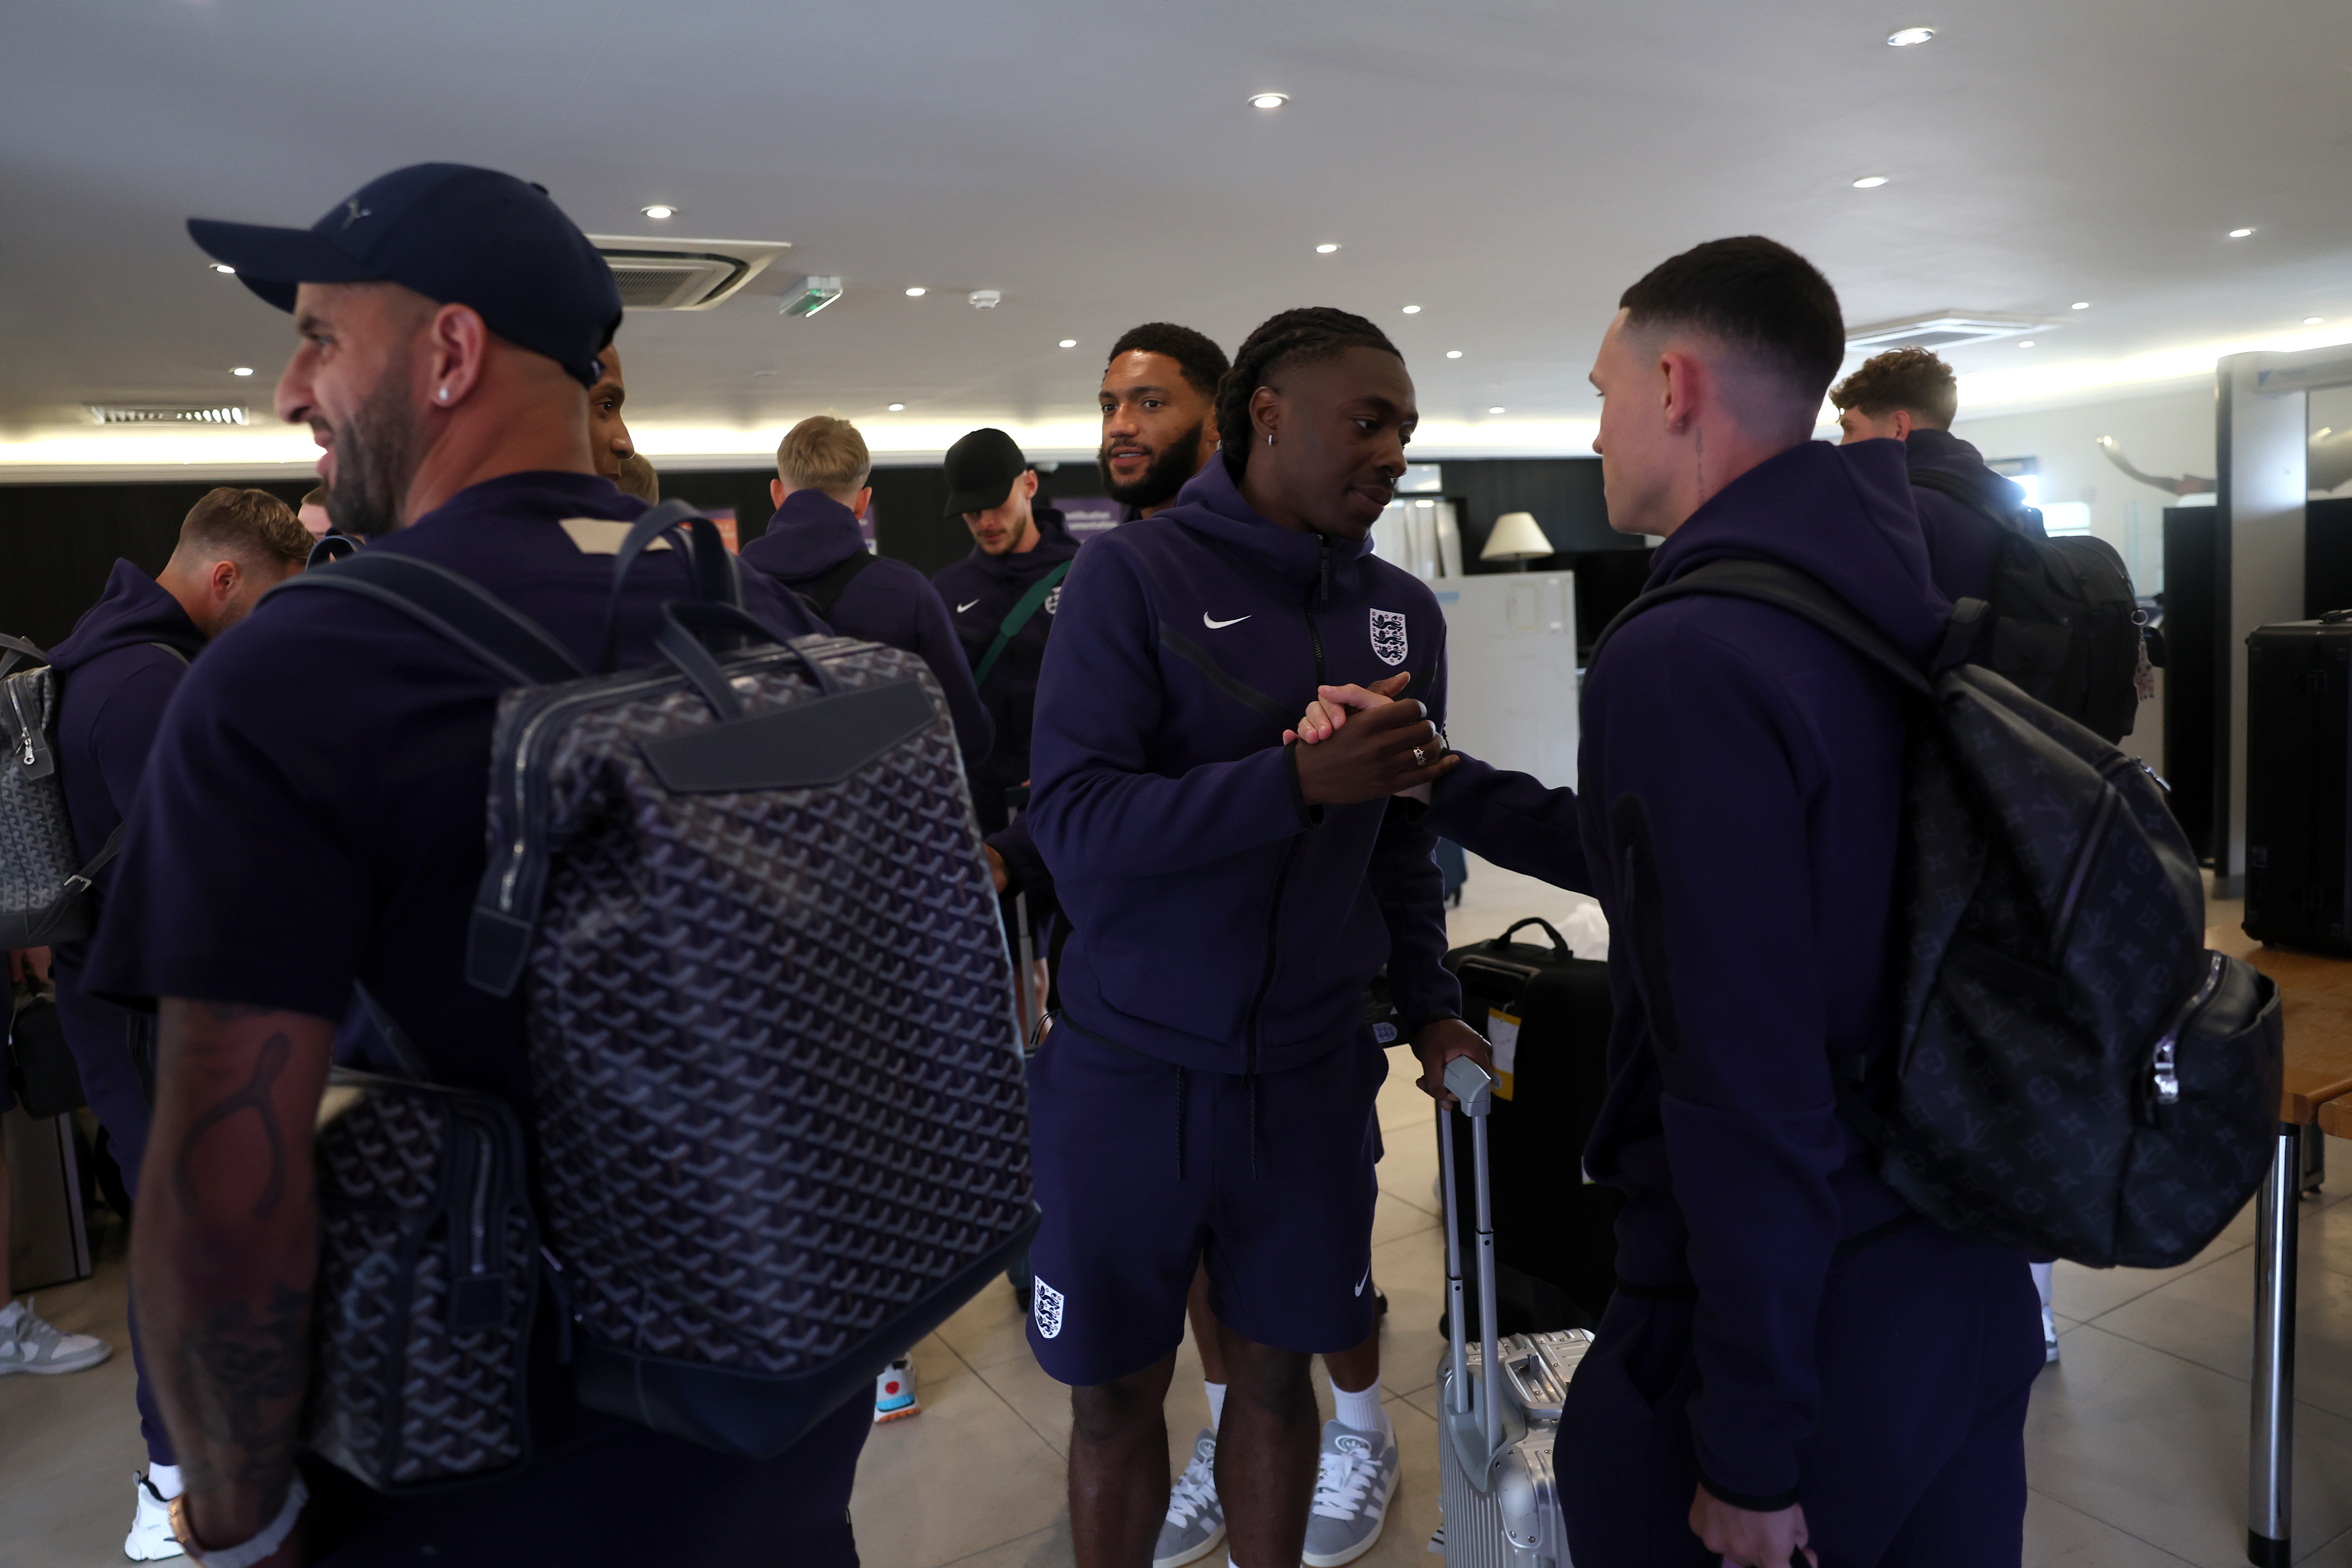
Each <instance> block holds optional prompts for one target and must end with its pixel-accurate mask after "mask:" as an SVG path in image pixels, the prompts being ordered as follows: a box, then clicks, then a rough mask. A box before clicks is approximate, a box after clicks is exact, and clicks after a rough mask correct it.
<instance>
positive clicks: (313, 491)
mask: <svg viewBox="0 0 2352 1568" xmlns="http://www.w3.org/2000/svg"><path fill="white" fill-rule="evenodd" d="M326 504H327V487H326V486H324V485H312V486H311V487H310V494H309V495H306V496H304V497H303V498H302V499H301V500H299V501H296V502H295V503H294V510H297V511H299V510H301V509H302V508H304V507H306V506H324V505H326Z"/></svg>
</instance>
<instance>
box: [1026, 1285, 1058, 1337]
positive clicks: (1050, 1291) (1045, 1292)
mask: <svg viewBox="0 0 2352 1568" xmlns="http://www.w3.org/2000/svg"><path fill="white" fill-rule="evenodd" d="M1029 1303H1030V1306H1031V1307H1032V1308H1033V1309H1034V1311H1035V1313H1036V1318H1037V1337H1038V1338H1039V1339H1041V1340H1050V1339H1056V1338H1058V1337H1060V1335H1061V1332H1062V1293H1061V1292H1060V1291H1059V1290H1056V1289H1054V1288H1053V1287H1052V1286H1051V1285H1048V1284H1046V1283H1045V1281H1044V1280H1043V1279H1038V1278H1037V1277H1036V1276H1035V1275H1034V1274H1033V1275H1031V1276H1030V1279H1029Z"/></svg>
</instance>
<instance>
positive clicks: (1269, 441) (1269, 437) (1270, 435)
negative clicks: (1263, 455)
mask: <svg viewBox="0 0 2352 1568" xmlns="http://www.w3.org/2000/svg"><path fill="white" fill-rule="evenodd" d="M1265 444H1266V445H1267V446H1269V447H1271V446H1273V445H1274V432H1273V431H1271V430H1269V431H1267V432H1266V433H1265Z"/></svg>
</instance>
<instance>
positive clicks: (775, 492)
mask: <svg viewBox="0 0 2352 1568" xmlns="http://www.w3.org/2000/svg"><path fill="white" fill-rule="evenodd" d="M768 504H769V505H770V506H782V505H783V504H784V481H783V480H782V479H770V480H769V481H768Z"/></svg>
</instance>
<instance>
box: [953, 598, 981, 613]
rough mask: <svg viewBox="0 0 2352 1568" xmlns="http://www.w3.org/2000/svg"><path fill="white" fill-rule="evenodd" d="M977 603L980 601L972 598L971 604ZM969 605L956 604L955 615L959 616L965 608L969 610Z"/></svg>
mask: <svg viewBox="0 0 2352 1568" xmlns="http://www.w3.org/2000/svg"><path fill="white" fill-rule="evenodd" d="M979 603H980V601H979V600H978V599H974V600H973V601H972V602H971V605H977V604H979ZM971 605H957V606H956V614H957V615H959V616H960V615H962V614H963V613H964V612H965V611H966V610H969V609H971Z"/></svg>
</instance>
